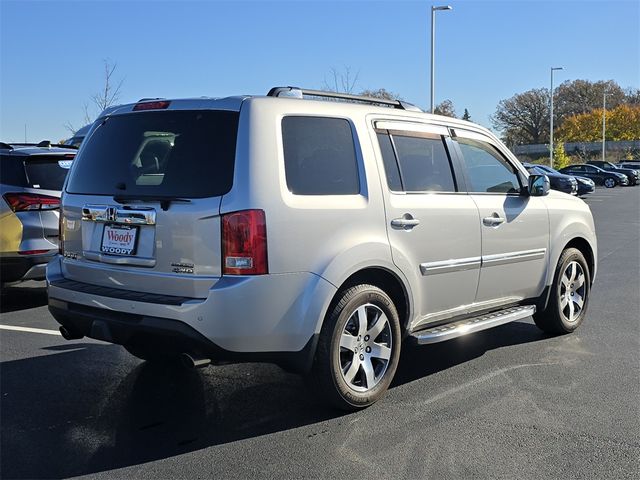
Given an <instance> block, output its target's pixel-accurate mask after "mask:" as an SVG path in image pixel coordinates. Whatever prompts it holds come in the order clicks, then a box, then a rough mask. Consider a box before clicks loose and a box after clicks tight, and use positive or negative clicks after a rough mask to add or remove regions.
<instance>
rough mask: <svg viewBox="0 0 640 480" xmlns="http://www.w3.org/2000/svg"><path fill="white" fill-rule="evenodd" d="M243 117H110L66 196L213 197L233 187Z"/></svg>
mask: <svg viewBox="0 0 640 480" xmlns="http://www.w3.org/2000/svg"><path fill="white" fill-rule="evenodd" d="M238 117H239V114H238V112H227V111H203V110H196V111H191V110H188V111H185V110H175V111H166V110H164V111H151V112H143V113H129V114H125V115H118V116H114V117H107V118H106V119H105V120H103V121H102V124H100V125H99V126H98V127H96V129H95V130H94V133H93V134H92V135H91V137H90V138H89V139H88V140H87V141H86V145H84V146H83V149H82V152H81V153H80V154H79V155H78V156H77V158H76V162H77V165H75V166H74V169H73V171H72V173H71V176H70V178H69V184H68V186H67V191H68V192H69V193H78V194H97V195H144V196H168V197H171V196H176V197H193V198H200V197H213V196H220V195H224V194H225V193H227V192H228V191H229V190H230V189H231V186H232V183H233V167H234V161H235V149H236V136H237V131H238Z"/></svg>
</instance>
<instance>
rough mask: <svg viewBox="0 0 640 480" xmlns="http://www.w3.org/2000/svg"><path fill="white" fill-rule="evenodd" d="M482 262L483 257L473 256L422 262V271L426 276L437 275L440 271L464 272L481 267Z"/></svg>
mask: <svg viewBox="0 0 640 480" xmlns="http://www.w3.org/2000/svg"><path fill="white" fill-rule="evenodd" d="M481 262H482V259H481V257H471V258H457V259H452V260H442V261H438V262H428V263H421V264H420V272H421V273H422V275H425V276H426V275H436V274H438V273H451V272H464V271H466V270H473V269H476V268H480V265H481Z"/></svg>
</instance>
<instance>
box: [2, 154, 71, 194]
mask: <svg viewBox="0 0 640 480" xmlns="http://www.w3.org/2000/svg"><path fill="white" fill-rule="evenodd" d="M0 161H1V162H2V168H1V170H2V183H4V184H7V185H14V186H19V187H27V188H41V189H43V190H62V185H63V184H64V180H65V178H66V176H67V173H68V172H69V167H71V164H72V162H73V154H65V155H31V156H17V155H16V156H11V155H2V156H0Z"/></svg>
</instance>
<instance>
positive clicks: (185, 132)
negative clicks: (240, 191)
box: [61, 102, 239, 298]
mask: <svg viewBox="0 0 640 480" xmlns="http://www.w3.org/2000/svg"><path fill="white" fill-rule="evenodd" d="M165 103H166V104H168V103H169V102H163V105H164V104H165ZM134 110H135V108H134ZM238 117H239V114H238V112H235V111H223V110H149V111H130V112H128V113H124V114H119V115H112V116H109V117H106V118H104V119H102V120H99V121H98V122H96V126H95V127H94V129H93V131H92V132H91V133H90V136H89V137H88V139H85V142H84V144H83V146H82V149H81V150H80V152H79V154H78V157H77V159H76V163H75V165H74V167H73V170H72V172H71V174H70V176H69V181H68V184H67V188H66V190H65V194H64V198H63V205H62V221H61V224H62V227H63V229H64V230H63V232H64V237H63V239H64V242H63V248H64V260H63V274H64V276H65V278H69V279H71V280H76V281H79V282H83V283H89V284H94V285H101V286H108V287H113V288H118V289H124V290H131V291H136V292H147V293H156V294H162V295H175V296H182V297H190V298H205V297H206V296H207V293H208V290H209V288H211V286H212V285H213V284H214V283H215V282H216V281H217V279H219V277H220V276H221V240H220V238H221V227H220V215H219V213H220V201H221V198H222V196H223V195H224V194H225V193H227V192H228V191H229V190H230V189H231V186H232V183H233V169H234V163H235V149H236V137H237V130H238Z"/></svg>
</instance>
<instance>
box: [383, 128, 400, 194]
mask: <svg viewBox="0 0 640 480" xmlns="http://www.w3.org/2000/svg"><path fill="white" fill-rule="evenodd" d="M378 143H379V144H380V152H381V153H382V162H383V163H384V170H385V172H386V174H387V184H388V185H389V189H390V190H392V191H396V192H401V191H402V181H401V180H400V170H398V162H396V154H395V153H394V152H393V145H391V138H390V137H389V135H388V134H387V133H378Z"/></svg>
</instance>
